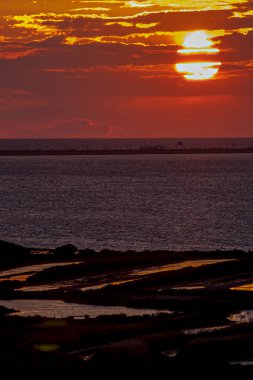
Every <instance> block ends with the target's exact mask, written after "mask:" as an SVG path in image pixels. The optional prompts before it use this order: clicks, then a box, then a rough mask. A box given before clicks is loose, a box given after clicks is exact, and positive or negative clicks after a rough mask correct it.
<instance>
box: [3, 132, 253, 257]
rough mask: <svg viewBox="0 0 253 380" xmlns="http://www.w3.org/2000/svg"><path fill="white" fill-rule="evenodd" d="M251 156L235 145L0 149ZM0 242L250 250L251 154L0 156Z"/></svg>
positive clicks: (71, 142)
mask: <svg viewBox="0 0 253 380" xmlns="http://www.w3.org/2000/svg"><path fill="white" fill-rule="evenodd" d="M157 145H162V146H164V147H166V148H173V149H177V147H180V149H182V148H241V147H243V148H244V147H252V146H253V138H243V139H225V138H224V139H62V140H58V139H55V140H46V139H44V140H32V139H24V140H0V150H36V149H38V150H48V149H53V150H57V149H59V150H68V149H75V150H78V149H96V150H97V149H102V150H104V149H138V148H142V147H144V146H149V147H151V146H157ZM0 191H1V194H0V239H1V240H5V241H9V242H13V243H17V244H22V245H24V246H27V247H35V248H55V247H57V246H60V245H63V244H67V243H72V244H74V245H76V246H77V247H78V248H79V249H86V248H89V249H94V250H96V251H101V250H103V249H113V250H119V251H124V252H125V251H128V250H135V251H143V250H174V251H189V250H201V251H210V250H231V249H241V250H245V251H249V250H253V154H250V153H243V154H205V155H201V154H180V155H159V154H157V155H148V154H142V155H116V156H110V155H99V156H96V155H91V156H82V155H76V156H67V155H65V156H53V155H52V156H14V157H7V156H1V157H0Z"/></svg>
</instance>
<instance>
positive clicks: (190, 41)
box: [183, 30, 213, 49]
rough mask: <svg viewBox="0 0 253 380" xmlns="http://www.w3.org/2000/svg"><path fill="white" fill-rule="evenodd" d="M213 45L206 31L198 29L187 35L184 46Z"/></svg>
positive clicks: (201, 47) (206, 46)
mask: <svg viewBox="0 0 253 380" xmlns="http://www.w3.org/2000/svg"><path fill="white" fill-rule="evenodd" d="M212 45H213V42H212V41H211V40H210V39H209V37H208V35H207V34H206V32H204V31H203V30H198V31H196V32H193V33H190V34H188V36H186V38H185V40H184V42H183V47H185V48H199V49H203V48H208V47H210V46H212Z"/></svg>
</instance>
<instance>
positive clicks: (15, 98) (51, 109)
mask: <svg viewBox="0 0 253 380" xmlns="http://www.w3.org/2000/svg"><path fill="white" fill-rule="evenodd" d="M193 31H205V33H207V35H208V38H210V40H211V41H212V43H213V44H212V48H214V49H218V50H217V51H219V53H216V54H215V55H210V56H209V55H208V57H207V56H204V54H202V56H200V55H197V56H193V54H188V55H185V54H181V55H180V54H179V53H178V50H180V49H182V45H183V42H184V41H185V38H186V37H187V35H189V33H191V32H193ZM203 59H204V61H206V60H208V61H209V60H210V62H216V64H217V63H220V62H221V66H219V71H218V73H217V74H216V75H215V76H213V77H212V78H211V79H209V80H197V81H193V80H186V79H185V78H184V75H182V73H181V74H180V73H179V72H177V71H176V70H175V65H176V64H178V63H182V62H184V61H186V62H191V61H192V60H193V61H194V60H197V61H198V60H203ZM217 67H218V66H217ZM0 70H1V71H0V72H1V75H0V137H2V138H17V137H18V138H19V137H39V138H42V137H45V138H51V137H52V138H55V137H199V136H200V137H222V136H253V105H252V104H253V1H252V0H250V1H247V0H236V1H231V0H223V1H215V0H211V1H209V0H199V1H193V0H192V1H191V0H189V1H188V0H174V1H165V0H132V1H130V0H129V1H127V0H112V1H107V0H101V1H89V0H48V1H46V0H37V1H33V0H11V1H4V2H1V4H0Z"/></svg>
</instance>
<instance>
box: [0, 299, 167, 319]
mask: <svg viewBox="0 0 253 380" xmlns="http://www.w3.org/2000/svg"><path fill="white" fill-rule="evenodd" d="M0 306H4V307H7V308H8V309H14V310H16V312H15V313H13V314H12V315H18V316H22V317H33V316H41V317H47V318H67V317H74V318H75V317H76V318H82V317H85V316H89V317H90V318H96V317H98V316H100V315H117V314H125V315H127V316H129V317H132V316H143V315H153V314H158V313H161V312H163V313H166V314H172V312H171V311H169V310H162V311H160V310H155V309H134V308H129V307H124V306H96V305H86V304H77V303H66V302H63V301H60V300H8V301H0Z"/></svg>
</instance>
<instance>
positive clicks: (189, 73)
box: [176, 30, 221, 81]
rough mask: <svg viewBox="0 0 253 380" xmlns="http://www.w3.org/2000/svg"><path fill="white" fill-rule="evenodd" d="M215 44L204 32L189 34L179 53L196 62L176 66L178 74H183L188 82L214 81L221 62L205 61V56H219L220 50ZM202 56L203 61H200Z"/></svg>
mask: <svg viewBox="0 0 253 380" xmlns="http://www.w3.org/2000/svg"><path fill="white" fill-rule="evenodd" d="M213 45H214V43H213V41H212V40H211V37H210V36H209V35H208V34H207V33H206V32H205V31H203V30H198V31H195V32H191V33H189V34H188V35H187V36H186V37H185V40H184V41H183V43H182V47H183V49H179V50H178V53H179V54H180V55H185V56H188V57H190V56H194V57H195V58H194V61H192V62H189V59H188V60H187V61H188V62H186V63H184V62H183V63H178V64H176V70H177V72H178V73H180V74H183V75H184V78H185V79H188V80H199V81H201V80H207V79H212V78H213V77H214V76H215V75H216V74H217V73H218V71H219V67H220V66H221V62H213V61H211V60H210V59H209V60H203V55H210V54H213V55H217V54H218V53H219V51H220V50H219V49H217V48H215V47H213ZM198 55H199V56H201V60H200V59H198Z"/></svg>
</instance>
